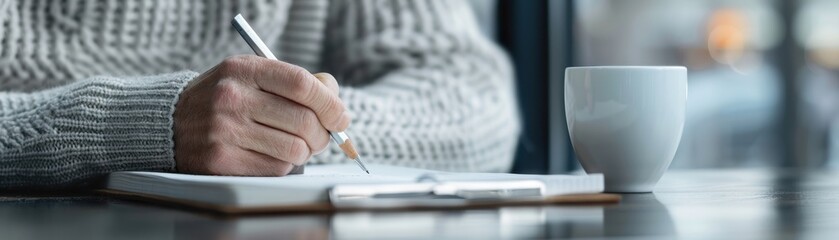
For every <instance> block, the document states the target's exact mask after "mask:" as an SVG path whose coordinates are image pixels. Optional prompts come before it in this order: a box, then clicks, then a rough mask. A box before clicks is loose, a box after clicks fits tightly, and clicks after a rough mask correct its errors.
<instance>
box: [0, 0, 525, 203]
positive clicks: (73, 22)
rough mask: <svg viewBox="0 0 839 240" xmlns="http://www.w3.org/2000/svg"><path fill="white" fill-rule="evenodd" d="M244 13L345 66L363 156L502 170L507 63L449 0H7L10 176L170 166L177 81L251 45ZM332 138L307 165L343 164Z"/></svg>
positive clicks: (59, 178) (285, 41) (514, 119)
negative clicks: (243, 28) (242, 25)
mask: <svg viewBox="0 0 839 240" xmlns="http://www.w3.org/2000/svg"><path fill="white" fill-rule="evenodd" d="M239 12H241V13H242V14H243V15H244V16H246V18H248V20H249V22H250V23H251V25H253V27H254V28H255V29H256V30H257V32H259V34H260V35H261V37H262V38H263V40H265V42H266V43H267V44H268V45H269V46H271V48H272V50H273V51H274V52H275V54H276V55H277V56H278V57H280V58H281V59H282V60H284V61H287V62H290V63H293V64H297V65H300V66H303V67H305V68H307V69H309V70H310V71H312V72H318V71H326V72H330V73H332V74H333V75H335V76H336V78H338V81H339V83H340V84H341V85H342V89H341V98H342V99H343V100H344V101H345V104H346V105H347V107H348V109H349V111H350V113H351V114H352V115H353V123H352V125H351V129H350V130H349V131H348V133H349V135H350V136H351V137H352V138H353V140H354V142H355V144H356V145H357V148H358V150H359V152H360V153H361V154H362V155H363V156H364V159H365V160H367V161H369V162H371V163H384V164H394V165H402V166H411V167H421V168H430V169H440V170H453V171H495V172H501V171H508V170H509V169H510V167H511V163H512V158H513V151H514V149H515V143H516V140H517V139H518V133H519V120H518V112H517V111H516V108H515V102H514V96H513V92H514V91H513V90H514V89H513V85H512V79H513V76H512V69H511V68H510V64H509V63H508V60H507V59H506V57H505V56H504V54H503V53H502V52H501V51H500V50H499V49H498V48H497V47H496V46H494V45H493V44H492V43H491V42H490V41H489V40H488V39H486V38H485V37H483V36H482V35H481V34H480V33H479V32H478V27H477V24H476V23H475V20H474V17H473V16H472V13H471V11H470V9H469V8H468V6H467V4H466V3H465V2H461V1H451V0H403V1H393V0H353V1H325V0H299V1H290V0H288V1H283V0H274V1H271V0H258V1H245V0H242V1H230V0H217V1H187V0H176V1H151V0H144V1H118V0H98V1H94V0H92V1H78V0H76V1H48V0H6V1H0V21H2V24H0V39H2V42H0V45H1V46H0V188H15V187H34V186H53V187H56V186H59V187H60V186H83V185H84V183H85V182H88V181H89V180H91V179H92V178H94V177H97V176H102V175H104V174H106V173H109V172H114V171H125V170H147V171H173V170H174V165H175V164H174V150H173V146H174V142H173V140H172V139H173V136H172V134H173V131H172V124H173V119H172V113H173V112H174V106H175V103H177V101H178V95H179V94H180V92H181V90H182V88H183V87H184V86H185V85H186V83H187V82H189V81H190V80H191V79H193V78H194V77H195V76H197V73H198V72H202V71H204V70H206V69H208V68H209V67H211V66H213V65H215V64H216V63H218V62H220V61H221V60H222V59H223V58H225V57H227V56H230V55H235V54H252V53H251V52H250V50H249V49H248V48H247V45H246V44H245V43H244V42H243V40H242V39H241V38H240V37H239V36H238V35H237V33H236V32H235V31H234V30H233V29H232V27H231V26H230V23H229V21H230V19H231V18H232V17H233V16H234V15H235V14H236V13H239ZM346 161H347V160H346V159H345V157H344V156H343V155H342V154H341V152H340V149H338V148H337V146H331V147H330V150H329V151H325V152H324V153H321V154H319V155H316V156H314V157H313V159H312V160H311V163H312V164H322V163H344V162H346Z"/></svg>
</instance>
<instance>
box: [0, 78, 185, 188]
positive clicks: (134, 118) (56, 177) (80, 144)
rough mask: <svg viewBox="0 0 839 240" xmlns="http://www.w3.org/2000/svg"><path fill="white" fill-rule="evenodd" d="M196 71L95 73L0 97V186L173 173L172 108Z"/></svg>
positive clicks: (53, 184) (35, 184) (41, 185)
mask: <svg viewBox="0 0 839 240" xmlns="http://www.w3.org/2000/svg"><path fill="white" fill-rule="evenodd" d="M195 75H196V74H195V73H192V72H181V73H174V74H165V75H158V76H149V77H136V78H112V77H94V78H90V79H85V80H82V81H79V82H76V83H73V84H69V85H66V86H62V87H59V88H55V89H51V90H46V91H43V92H36V93H29V94H22V93H2V94H0V106H3V108H2V110H0V112H2V114H0V119H2V124H0V188H13V187H15V188H17V187H46V186H51V187H62V186H68V185H74V184H81V183H83V182H85V181H88V180H90V179H91V178H92V177H96V176H101V175H103V174H107V173H109V172H114V171H121V170H152V171H172V170H173V169H174V153H173V149H172V148H173V146H174V144H173V139H172V124H173V120H172V113H173V111H174V106H175V103H176V102H177V99H178V96H179V94H180V91H181V89H182V88H183V86H184V85H185V84H186V83H187V82H188V81H189V80H191V79H192V78H193V77H194V76H195Z"/></svg>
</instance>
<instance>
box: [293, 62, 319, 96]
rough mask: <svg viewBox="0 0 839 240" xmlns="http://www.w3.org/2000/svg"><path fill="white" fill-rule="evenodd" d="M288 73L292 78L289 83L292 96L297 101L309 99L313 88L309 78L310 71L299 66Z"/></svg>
mask: <svg viewBox="0 0 839 240" xmlns="http://www.w3.org/2000/svg"><path fill="white" fill-rule="evenodd" d="M288 71H289V72H288V76H290V79H289V80H290V81H288V88H289V90H290V94H291V95H292V96H293V97H294V98H296V99H300V100H305V99H307V97H308V96H309V92H310V91H311V89H312V87H313V85H312V81H311V79H310V78H309V75H310V74H309V71H307V70H306V69H304V68H302V67H298V66H293V67H291V68H289V70H288Z"/></svg>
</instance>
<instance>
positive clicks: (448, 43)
mask: <svg viewBox="0 0 839 240" xmlns="http://www.w3.org/2000/svg"><path fill="white" fill-rule="evenodd" d="M329 18H330V19H329V21H328V22H327V27H326V38H325V39H326V40H325V45H326V46H325V51H324V54H323V57H322V59H324V60H323V65H324V66H323V67H322V68H323V69H324V70H326V71H327V72H330V73H333V75H335V76H336V78H337V79H338V80H339V82H340V83H341V84H342V88H341V98H342V99H343V100H344V102H345V104H346V106H347V108H348V109H349V111H350V113H351V115H352V116H353V122H352V125H351V126H350V130H349V131H348V134H349V135H350V137H351V138H352V139H353V141H354V143H355V145H356V147H357V148H358V150H359V152H360V154H361V155H362V156H363V159H365V160H367V161H369V162H372V163H384V164H393V165H403V166H411V167H420V168H429V169H439V170H452V171H491V172H505V171H509V170H510V168H511V166H512V160H513V155H514V151H515V146H516V143H517V141H518V135H519V132H520V126H519V122H520V121H519V115H518V110H517V108H516V102H515V98H514V90H515V89H514V85H513V73H512V67H511V65H510V63H509V60H508V59H507V56H506V55H505V54H503V52H502V51H500V49H499V48H498V47H497V46H496V45H494V44H493V43H492V42H490V40H488V39H487V38H486V37H485V36H484V35H482V34H481V33H480V32H479V28H478V26H477V24H476V22H475V19H474V16H473V14H472V12H471V9H470V8H469V6H468V5H467V4H466V2H465V1H451V0H417V1H413V0H410V1H407V0H398V1H391V0H359V1H333V2H332V3H331V5H330V10H329ZM332 147H333V148H332V149H330V151H327V152H325V153H323V154H321V155H316V156H315V159H314V160H313V162H314V163H333V162H343V161H346V160H345V158H344V157H343V156H342V155H341V153H340V151H339V150H338V149H337V148H335V147H334V146H332ZM371 171H374V170H371Z"/></svg>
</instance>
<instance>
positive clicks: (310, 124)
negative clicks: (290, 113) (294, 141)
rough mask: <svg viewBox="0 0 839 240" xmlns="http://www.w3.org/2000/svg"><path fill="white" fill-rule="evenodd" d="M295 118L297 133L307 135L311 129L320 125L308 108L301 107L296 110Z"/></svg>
mask: <svg viewBox="0 0 839 240" xmlns="http://www.w3.org/2000/svg"><path fill="white" fill-rule="evenodd" d="M295 114H296V116H295V119H296V120H297V124H296V126H297V127H298V129H297V131H298V133H300V134H302V135H308V134H309V133H311V132H313V131H317V130H318V128H319V127H320V122H318V117H317V115H316V114H315V112H313V111H312V110H309V109H308V108H301V109H300V110H299V111H296V113H295Z"/></svg>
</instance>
